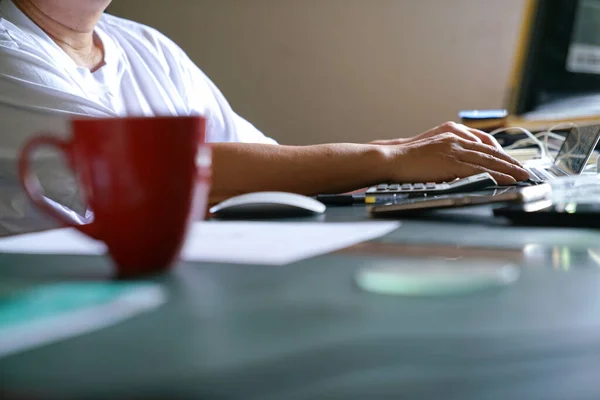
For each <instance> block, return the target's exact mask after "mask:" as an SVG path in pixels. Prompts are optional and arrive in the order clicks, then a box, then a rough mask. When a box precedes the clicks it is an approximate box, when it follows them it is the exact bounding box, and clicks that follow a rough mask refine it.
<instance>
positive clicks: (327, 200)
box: [315, 193, 365, 206]
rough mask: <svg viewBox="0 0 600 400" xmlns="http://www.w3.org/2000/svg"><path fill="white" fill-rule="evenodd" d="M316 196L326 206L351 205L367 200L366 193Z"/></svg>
mask: <svg viewBox="0 0 600 400" xmlns="http://www.w3.org/2000/svg"><path fill="white" fill-rule="evenodd" d="M315 198H316V199H317V200H319V201H320V202H321V203H323V204H325V205H326V206H351V205H353V204H364V202H365V194H364V193H353V194H350V193H348V194H318V195H317V196H316V197H315Z"/></svg>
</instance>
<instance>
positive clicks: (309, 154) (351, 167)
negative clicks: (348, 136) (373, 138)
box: [210, 143, 385, 203]
mask: <svg viewBox="0 0 600 400" xmlns="http://www.w3.org/2000/svg"><path fill="white" fill-rule="evenodd" d="M212 147H213V168H212V170H213V184H212V189H211V196H210V202H211V203H215V202H219V201H221V200H224V199H226V198H228V197H231V196H235V195H238V194H242V193H248V192H259V191H284V192H294V193H301V194H305V195H315V194H318V193H342V192H345V191H350V190H353V189H357V188H360V187H364V186H368V185H370V184H371V183H373V182H377V181H378V180H379V179H382V178H383V176H384V174H383V172H382V171H381V170H382V167H383V165H384V161H385V160H384V159H385V156H384V153H383V152H382V151H381V150H380V146H376V145H361V144H352V143H336V144H325V145H315V146H281V145H268V144H252V143H214V144H212Z"/></svg>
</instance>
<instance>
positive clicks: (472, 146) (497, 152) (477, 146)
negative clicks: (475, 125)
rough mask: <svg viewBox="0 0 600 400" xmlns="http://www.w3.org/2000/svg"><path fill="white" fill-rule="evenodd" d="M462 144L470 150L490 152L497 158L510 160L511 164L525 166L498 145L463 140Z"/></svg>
mask: <svg viewBox="0 0 600 400" xmlns="http://www.w3.org/2000/svg"><path fill="white" fill-rule="evenodd" d="M461 145H462V146H463V147H464V148H467V149H469V150H475V151H479V152H482V153H486V154H490V155H492V156H494V157H496V158H499V159H501V160H504V161H506V162H509V163H511V164H514V165H517V166H519V167H521V168H522V167H523V166H522V165H521V163H520V162H519V161H517V160H515V159H514V158H513V157H511V156H510V155H508V153H506V152H505V151H504V150H501V149H498V148H496V147H493V146H490V145H487V144H483V143H473V142H470V141H463V142H461Z"/></svg>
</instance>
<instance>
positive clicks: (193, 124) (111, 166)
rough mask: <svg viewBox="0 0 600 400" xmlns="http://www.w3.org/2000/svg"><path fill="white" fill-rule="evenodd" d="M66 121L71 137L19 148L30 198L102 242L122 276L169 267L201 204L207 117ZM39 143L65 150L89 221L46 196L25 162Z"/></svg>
mask: <svg viewBox="0 0 600 400" xmlns="http://www.w3.org/2000/svg"><path fill="white" fill-rule="evenodd" d="M71 128H72V138H71V140H64V139H59V138H57V137H56V136H51V135H41V136H37V137H34V138H32V139H31V140H29V141H28V142H27V143H26V145H25V147H24V148H23V150H22V152H21V155H20V158H19V173H20V178H21V183H22V184H23V187H24V189H25V191H26V192H27V194H28V195H29V197H30V198H31V200H32V201H33V202H34V203H35V204H36V205H37V206H38V207H39V208H41V209H42V210H43V211H45V212H46V213H47V214H49V215H50V216H52V217H54V218H55V219H56V220H58V221H59V222H61V223H62V224H63V225H65V226H68V227H73V228H76V229H78V230H79V231H81V232H83V233H84V234H86V235H88V236H90V237H92V238H94V239H97V240H100V241H102V242H104V243H105V244H106V247H107V249H108V253H109V254H110V256H111V258H112V259H113V261H114V263H115V264H116V267H117V273H118V275H119V276H122V277H132V276H137V275H142V274H148V273H155V272H159V271H162V270H165V269H167V268H168V267H169V266H170V265H171V264H172V263H173V261H174V260H175V259H176V258H177V257H178V255H179V251H180V249H181V246H182V244H183V241H184V238H185V234H186V232H187V227H188V225H189V222H190V219H191V216H192V211H193V210H195V211H198V212H204V211H203V210H204V209H205V208H206V202H207V199H208V191H209V173H210V152H209V148H208V147H207V146H205V145H204V140H205V134H206V120H205V119H204V118H202V117H126V118H102V119H75V120H72V121H71ZM41 146H51V147H55V148H57V149H59V150H60V151H61V152H62V153H64V156H65V157H66V161H67V163H68V165H69V166H70V168H72V169H73V171H74V172H75V174H76V176H77V178H78V181H79V184H80V187H81V190H82V191H83V193H84V196H85V200H86V202H87V205H88V207H89V208H90V209H91V211H92V212H93V221H92V222H90V223H88V224H84V225H79V224H76V223H74V221H70V220H69V219H67V218H66V217H65V216H64V215H62V214H61V213H60V212H58V211H57V210H56V208H54V207H52V206H51V205H50V204H49V203H48V202H47V201H46V200H45V198H44V196H43V194H42V193H41V189H40V183H39V180H38V179H37V177H36V176H35V175H34V174H33V173H32V172H31V171H30V168H29V160H30V156H31V155H32V153H33V152H34V151H35V150H36V149H37V148H39V147H41ZM197 216H198V215H195V216H194V217H197Z"/></svg>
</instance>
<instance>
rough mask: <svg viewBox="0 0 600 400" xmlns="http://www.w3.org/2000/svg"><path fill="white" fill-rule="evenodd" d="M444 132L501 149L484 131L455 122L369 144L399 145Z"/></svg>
mask: <svg viewBox="0 0 600 400" xmlns="http://www.w3.org/2000/svg"><path fill="white" fill-rule="evenodd" d="M444 133H453V134H455V135H456V136H458V137H461V138H463V139H466V140H469V141H472V142H476V143H483V144H487V145H489V146H493V147H495V148H497V149H499V150H502V151H504V150H503V149H502V146H500V143H498V141H497V140H496V139H495V138H494V137H493V136H492V135H489V134H487V133H485V132H484V131H480V130H479V129H473V128H469V127H468V126H465V125H462V124H457V123H456V122H452V121H449V122H446V123H443V124H442V125H440V126H438V127H435V128H433V129H430V130H428V131H427V132H423V133H421V134H419V135H417V136H413V137H410V138H401V139H392V140H376V141H374V142H371V144H380V145H399V144H410V143H414V142H416V141H418V140H422V139H427V138H431V137H434V136H437V135H441V134H444Z"/></svg>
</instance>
